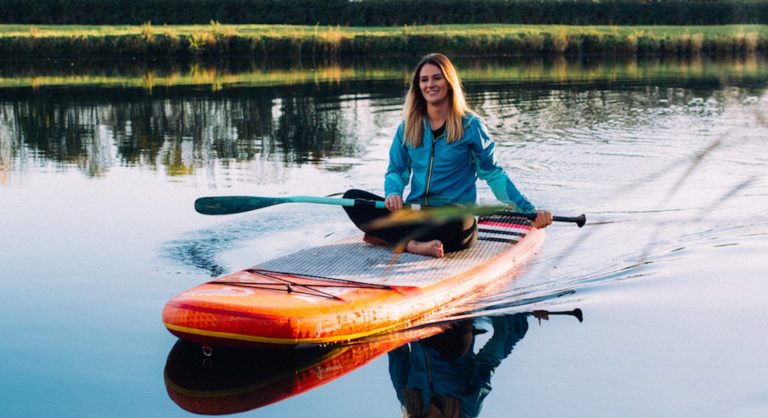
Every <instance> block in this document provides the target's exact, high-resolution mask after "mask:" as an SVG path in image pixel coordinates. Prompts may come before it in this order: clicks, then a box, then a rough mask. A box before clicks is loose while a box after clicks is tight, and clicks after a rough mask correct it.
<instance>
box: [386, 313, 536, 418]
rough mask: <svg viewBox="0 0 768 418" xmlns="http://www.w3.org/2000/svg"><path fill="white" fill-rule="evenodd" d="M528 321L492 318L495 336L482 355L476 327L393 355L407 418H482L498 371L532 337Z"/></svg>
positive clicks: (392, 371) (396, 382)
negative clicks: (476, 346) (476, 347)
mask: <svg viewBox="0 0 768 418" xmlns="http://www.w3.org/2000/svg"><path fill="white" fill-rule="evenodd" d="M526 317H527V314H515V315H510V316H501V317H492V318H491V323H492V325H493V336H492V337H491V338H490V339H489V340H488V342H487V343H486V344H485V345H484V346H483V348H481V349H480V350H479V351H478V352H477V353H475V352H474V351H473V346H474V341H475V328H474V327H473V325H472V322H471V321H465V322H462V323H460V324H458V325H457V326H456V327H454V328H452V329H450V330H448V331H446V332H444V333H442V334H439V335H436V336H434V337H431V338H428V339H426V340H422V341H419V342H416V343H411V344H407V345H404V346H402V347H400V348H398V349H396V350H394V351H391V352H390V353H389V373H390V377H391V378H392V384H393V385H394V387H395V391H396V392H397V398H398V399H399V400H400V403H401V405H402V406H403V416H405V417H451V418H453V417H476V416H478V415H479V414H480V409H481V408H482V403H483V401H484V400H485V397H486V396H488V394H489V393H490V391H491V376H492V375H493V372H494V370H495V369H496V367H498V366H499V364H501V361H502V360H503V359H504V358H506V357H507V356H508V355H509V353H510V352H511V351H512V348H513V347H514V346H515V344H517V342H518V341H520V340H521V339H522V338H523V337H524V336H525V333H526V332H527V331H528V321H527V319H526Z"/></svg>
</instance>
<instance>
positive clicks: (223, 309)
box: [163, 215, 544, 347]
mask: <svg viewBox="0 0 768 418" xmlns="http://www.w3.org/2000/svg"><path fill="white" fill-rule="evenodd" d="M478 229H479V234H478V242H477V244H476V245H474V246H473V247H471V248H469V249H466V250H463V251H459V252H455V253H449V254H447V255H446V257H445V258H440V259H438V258H432V257H425V256H420V255H415V254H409V253H403V254H399V255H393V254H392V252H391V250H390V249H389V248H386V247H380V246H373V245H369V244H366V243H364V242H363V241H362V239H361V237H360V236H359V235H358V236H355V237H351V238H349V239H345V240H340V241H336V242H329V243H327V244H324V245H320V246H317V247H311V248H307V249H303V250H301V251H298V252H296V253H293V254H289V255H286V256H284V257H279V258H276V259H274V260H270V261H267V262H264V263H261V264H259V265H257V266H254V267H252V268H249V269H246V270H242V271H238V272H235V273H231V274H228V275H225V276H223V277H221V278H218V279H216V280H213V281H210V282H208V283H204V284H202V285H200V286H197V287H195V288H192V289H190V290H187V291H185V292H182V293H181V294H179V295H178V296H176V297H174V298H173V299H171V300H170V301H169V302H168V303H167V304H166V306H165V309H164V310H163V322H164V323H165V326H166V327H167V328H168V330H169V331H170V332H172V333H173V334H175V335H177V336H178V337H180V338H182V339H186V340H189V341H193V342H196V343H199V344H203V345H210V346H248V345H252V346H275V347H291V346H295V345H301V344H320V345H323V344H333V343H340V342H346V341H352V340H357V339H360V338H364V337H367V336H371V335H374V334H377V333H381V332H385V331H395V330H400V329H406V328H409V327H410V326H412V325H414V324H415V323H417V322H418V321H419V320H423V319H424V317H426V316H430V315H432V314H435V312H439V311H440V310H441V309H445V308H446V307H447V306H449V305H450V304H451V303H455V302H457V301H459V300H466V299H471V298H473V297H477V295H478V294H479V293H480V292H482V291H483V290H484V289H486V288H488V287H489V286H491V285H500V284H502V283H506V281H509V280H511V279H512V278H514V277H515V276H516V275H517V274H518V273H519V270H520V269H521V267H522V266H523V265H524V264H525V263H526V262H527V261H528V260H529V259H530V258H531V257H532V256H533V254H535V252H536V251H537V250H538V249H539V247H540V246H541V245H542V243H543V241H544V232H543V231H542V230H538V229H535V228H532V227H531V224H530V221H528V220H526V219H524V218H518V217H510V216H505V215H493V216H488V217H482V218H480V220H479V222H478Z"/></svg>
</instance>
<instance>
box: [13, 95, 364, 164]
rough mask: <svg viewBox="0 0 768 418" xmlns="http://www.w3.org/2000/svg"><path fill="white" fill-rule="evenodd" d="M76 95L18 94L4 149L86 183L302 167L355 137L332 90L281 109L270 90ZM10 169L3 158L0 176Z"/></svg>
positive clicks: (345, 147) (344, 151)
mask: <svg viewBox="0 0 768 418" xmlns="http://www.w3.org/2000/svg"><path fill="white" fill-rule="evenodd" d="M75 90H78V89H74V90H72V89H70V90H69V91H68V92H63V93H62V92H54V91H38V92H34V93H32V94H27V97H23V96H24V94H22V97H20V98H17V99H16V100H15V101H12V102H6V104H4V105H2V114H3V115H5V116H4V117H3V118H2V119H1V120H0V123H2V125H1V126H2V132H4V135H3V137H4V139H2V141H3V148H2V149H4V150H10V151H6V153H9V152H10V153H11V154H13V153H15V152H16V151H14V150H17V149H19V147H20V146H21V144H24V145H25V146H26V147H29V148H30V149H31V150H34V157H35V158H38V159H41V160H45V161H54V162H56V163H58V164H60V165H75V166H77V167H79V168H81V169H82V170H83V171H84V172H85V173H86V174H87V175H89V176H98V175H99V174H101V173H103V172H105V171H106V170H107V169H109V167H110V166H111V164H113V160H115V161H117V162H118V163H119V164H123V165H128V166H144V167H150V168H151V169H160V168H163V169H165V170H166V172H167V173H168V174H169V175H181V174H189V173H192V172H194V171H195V170H196V169H199V168H203V167H209V166H210V165H212V164H214V163H217V162H221V163H222V164H224V165H227V164H229V163H231V162H233V161H253V160H259V159H264V160H268V161H273V163H274V164H278V165H281V164H279V163H280V162H282V163H298V164H302V163H306V162H310V161H318V160H322V159H323V158H325V157H329V156H331V157H332V156H339V155H345V156H351V155H354V153H355V152H356V150H357V149H358V147H357V146H356V145H355V144H354V143H352V144H350V143H348V142H350V141H354V135H353V134H352V133H351V132H345V131H344V127H345V126H348V125H349V124H348V123H347V122H345V118H348V117H354V114H355V112H350V111H349V109H348V108H346V107H345V106H343V105H342V104H341V100H340V99H339V97H340V96H341V95H342V94H343V92H341V91H339V89H338V88H331V89H329V90H328V91H321V92H313V91H305V90H306V89H303V88H301V87H295V88H291V89H289V91H287V92H279V94H285V96H284V97H282V98H280V99H276V98H275V96H278V92H275V91H273V90H271V89H236V88H234V89H228V90H227V91H224V92H217V93H210V92H202V93H201V92H199V91H191V92H190V91H177V90H173V91H169V92H166V94H164V95H162V96H164V97H157V93H156V92H155V93H153V95H149V94H146V92H143V91H134V90H129V91H124V90H119V89H101V90H95V91H94V90H88V89H83V91H75ZM14 144H15V145H14ZM113 151H114V152H115V155H114V156H112V152H113ZM12 159H13V157H7V158H5V157H4V159H3V166H4V167H7V166H8V165H9V164H10V162H8V163H6V162H5V161H6V160H8V161H10V160H12ZM6 169H7V168H4V170H6Z"/></svg>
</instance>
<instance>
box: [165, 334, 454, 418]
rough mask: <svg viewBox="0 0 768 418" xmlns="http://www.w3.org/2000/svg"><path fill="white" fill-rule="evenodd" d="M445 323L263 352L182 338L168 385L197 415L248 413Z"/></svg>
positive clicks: (179, 401)
mask: <svg viewBox="0 0 768 418" xmlns="http://www.w3.org/2000/svg"><path fill="white" fill-rule="evenodd" d="M444 326H445V325H440V326H430V327H423V328H417V329H412V330H408V331H405V332H400V333H394V334H386V335H382V336H381V338H373V339H368V340H366V341H364V342H359V343H355V344H350V345H343V344H339V345H334V346H332V347H325V348H320V347H315V348H311V349H307V348H302V349H294V350H269V349H267V350H265V349H244V348H221V347H219V348H216V349H215V350H213V353H212V355H210V356H205V355H204V354H203V351H202V350H201V348H200V346H199V345H197V344H195V343H190V342H188V341H184V340H179V342H177V343H176V345H174V346H173V349H171V352H170V353H169V354H168V360H167V362H166V365H165V387H166V390H167V391H168V395H169V396H170V397H171V399H173V401H174V402H176V404H177V405H179V406H180V407H182V408H183V409H185V410H187V411H189V412H193V413H196V414H205V415H222V414H234V413H238V412H245V411H249V410H252V409H256V408H260V407H263V406H266V405H269V404H272V403H275V402H279V401H282V400H284V399H287V398H290V397H292V396H296V395H298V394H301V393H304V392H307V391H309V390H311V389H314V388H316V387H318V386H321V385H324V384H326V383H329V382H330V381H332V380H335V379H337V378H339V377H341V376H344V375H346V374H347V373H350V372H352V371H353V370H356V369H358V368H360V367H362V366H364V365H366V364H368V363H369V362H371V361H372V360H374V359H375V358H377V357H379V356H380V355H382V354H384V353H387V352H389V351H391V350H394V349H395V348H397V347H399V346H401V345H403V344H405V343H408V342H410V341H414V340H417V339H422V338H426V337H429V336H431V335H434V334H436V333H439V332H442V331H443V330H444Z"/></svg>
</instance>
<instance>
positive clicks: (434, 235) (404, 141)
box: [344, 54, 552, 257]
mask: <svg viewBox="0 0 768 418" xmlns="http://www.w3.org/2000/svg"><path fill="white" fill-rule="evenodd" d="M403 113H404V120H403V122H402V123H400V126H399V127H398V128H397V132H396V134H395V138H394V141H393V143H392V146H391V148H390V152H389V167H388V168H387V174H386V176H385V180H384V189H385V194H386V199H382V198H381V197H379V196H376V195H373V194H370V193H367V192H364V191H360V190H350V191H348V192H347V193H345V195H344V197H346V198H353V199H354V198H362V199H370V200H384V201H385V205H386V208H387V209H388V210H389V211H396V210H399V209H402V207H403V203H404V202H403V191H404V189H405V187H406V186H407V185H408V184H410V188H411V190H410V194H409V195H408V198H407V199H406V200H405V203H406V204H419V205H423V206H444V205H451V204H460V205H467V204H474V203H475V202H476V200H477V186H476V182H477V178H478V177H479V178H481V179H483V180H485V181H486V182H487V183H488V185H489V186H490V187H491V190H492V191H493V193H494V195H495V196H496V198H497V199H499V200H501V201H502V202H504V203H506V204H509V205H513V206H514V207H515V208H516V209H517V210H519V211H524V212H533V211H534V210H535V208H534V206H533V204H531V203H530V202H529V201H528V200H527V199H526V198H525V196H523V195H522V194H521V193H520V192H519V191H518V189H517V187H515V185H514V184H513V183H512V181H510V179H509V177H508V176H507V174H506V173H505V172H504V169H503V168H501V166H499V165H498V164H497V162H496V159H495V157H494V148H495V144H494V142H493V140H492V139H491V138H490V136H489V135H488V130H487V128H486V126H485V123H484V122H483V120H482V119H481V118H480V117H479V116H477V115H476V114H474V113H473V112H472V111H471V110H470V109H469V106H468V105H467V102H466V100H465V98H464V91H463V88H462V85H461V79H460V78H459V74H458V72H457V71H456V68H455V67H454V66H453V64H452V63H451V61H450V60H449V59H448V57H446V56H445V55H442V54H429V55H427V56H425V57H424V58H423V59H422V60H421V62H420V63H419V65H418V66H417V67H416V70H415V71H414V73H413V77H412V79H411V87H410V90H409V91H408V95H407V97H406V100H405V105H404V110H403ZM345 209H346V210H347V213H349V215H350V217H351V218H352V220H353V221H354V222H355V224H356V225H358V226H360V227H361V229H363V231H364V232H366V236H365V240H366V241H367V242H369V243H372V244H381V245H394V244H397V243H399V242H400V241H402V240H404V239H405V240H406V247H405V250H406V251H409V252H412V253H416V254H422V255H430V256H434V257H442V256H443V255H444V253H445V252H451V251H458V250H462V249H464V248H468V247H469V246H471V245H472V244H473V243H474V242H475V238H476V230H477V226H476V224H475V222H474V219H473V218H472V217H469V218H468V219H464V220H462V219H459V220H456V221H454V222H449V223H447V224H444V225H441V226H439V227H437V228H432V229H430V230H428V231H419V230H416V228H410V229H408V228H390V229H386V230H369V229H368V230H367V229H366V228H365V227H364V226H363V225H365V224H366V223H368V222H370V221H371V220H373V219H375V218H377V217H380V216H385V215H387V213H388V212H387V211H386V210H383V209H375V208H356V207H345ZM538 214H539V215H538V216H537V218H536V220H535V221H534V226H535V227H537V228H543V227H546V226H547V225H549V224H550V223H552V214H551V213H550V212H548V211H538Z"/></svg>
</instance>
